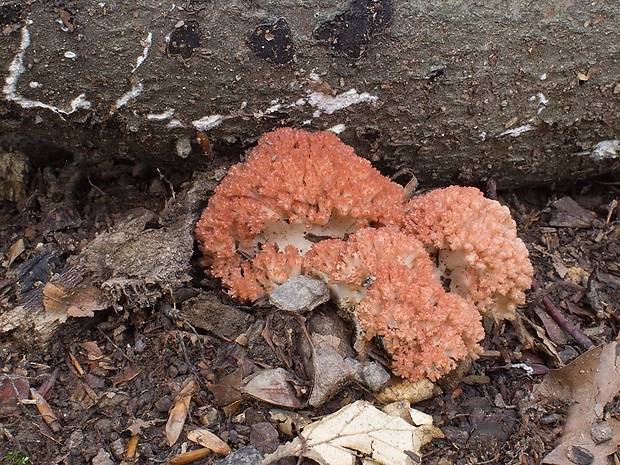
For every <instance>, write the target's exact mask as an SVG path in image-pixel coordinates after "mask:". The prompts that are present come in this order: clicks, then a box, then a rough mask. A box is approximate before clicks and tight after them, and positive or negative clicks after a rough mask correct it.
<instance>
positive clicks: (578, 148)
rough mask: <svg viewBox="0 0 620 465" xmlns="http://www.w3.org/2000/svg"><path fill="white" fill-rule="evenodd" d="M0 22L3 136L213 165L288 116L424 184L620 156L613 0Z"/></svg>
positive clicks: (382, 2)
mask: <svg viewBox="0 0 620 465" xmlns="http://www.w3.org/2000/svg"><path fill="white" fill-rule="evenodd" d="M0 23H1V24H2V27H3V32H4V35H2V36H1V37H0V44H1V45H0V66H2V69H3V70H4V71H3V73H4V78H5V79H4V86H3V94H2V101H1V103H0V114H1V115H2V118H1V120H0V131H1V138H0V145H2V146H3V148H5V149H6V148H13V146H19V147H15V148H20V149H22V150H25V149H24V145H27V144H24V137H28V138H34V139H45V140H50V141H52V142H53V143H55V144H57V145H59V146H62V147H67V148H70V149H72V150H76V149H77V150H79V151H82V152H84V153H86V154H88V153H89V152H90V151H91V150H99V151H101V152H103V153H104V154H105V155H106V156H110V157H121V158H125V159H127V158H128V159H132V160H136V161H141V162H147V163H149V164H152V165H156V166H161V167H164V168H165V167H176V166H182V165H185V166H191V167H193V168H201V167H202V168H206V167H208V166H209V163H210V162H211V160H210V157H209V152H210V150H209V147H208V145H209V144H212V145H213V147H214V149H215V150H214V153H215V154H216V156H217V155H221V154H225V153H227V151H229V150H232V151H236V152H237V153H239V152H240V151H241V150H243V149H244V148H246V147H247V146H248V145H249V144H251V143H252V142H253V141H255V140H256V138H257V137H258V136H260V134H262V133H263V132H265V131H268V130H270V129H273V128H275V127H277V126H282V125H290V126H298V127H305V128H308V129H311V130H320V129H328V128H333V129H334V130H335V131H337V132H340V135H341V137H342V138H343V140H344V141H345V142H347V143H349V144H351V145H353V146H354V147H355V148H356V149H357V152H358V154H360V155H362V156H365V157H368V158H370V159H371V160H373V161H374V162H375V164H376V165H377V166H379V167H380V168H382V169H384V170H386V172H394V171H397V170H400V169H403V168H406V169H411V170H413V171H414V172H415V173H416V176H417V177H418V179H419V180H420V181H421V182H423V183H430V184H443V183H449V182H459V183H474V182H481V181H484V180H485V179H488V178H494V179H496V180H497V181H498V182H499V183H500V185H501V186H502V187H514V186H518V185H524V184H531V183H545V182H556V181H567V180H574V179H576V178H578V177H585V176H590V175H595V174H600V173H605V172H609V171H610V170H613V169H617V168H618V166H619V165H620V143H619V142H618V140H617V139H619V138H620V135H619V132H620V131H619V126H620V123H619V122H620V82H619V81H618V76H619V71H620V64H619V63H618V57H619V56H620V55H619V51H620V48H619V47H620V46H619V42H618V37H620V22H618V21H617V2H616V0H599V1H597V2H579V1H576V0H539V1H536V2H532V1H529V0H513V1H511V2H503V1H497V0H494V1H488V0H487V1H477V0H469V1H459V0H447V1H446V0H409V1H405V0H377V1H372V0H350V1H342V0H318V1H316V2H306V1H299V0H284V1H278V2H275V1H274V2H252V1H249V0H227V1H219V0H187V2H186V3H182V4H177V3H173V2H168V3H162V2H155V1H152V0H138V1H128V0H101V1H99V2H98V3H95V2H82V1H76V0H72V1H67V2H62V3H61V2H56V3H53V4H52V3H50V2H29V1H26V0H17V1H9V2H7V1H6V0H5V1H4V2H3V3H2V4H1V5H0ZM198 133H200V134H198ZM197 135H198V136H199V137H201V138H202V139H201V140H200V139H197V138H196V137H197ZM16 138H17V139H19V142H15V139H16ZM207 139H208V141H209V143H207V142H206V140H207ZM199 142H202V143H199ZM26 151H27V150H26Z"/></svg>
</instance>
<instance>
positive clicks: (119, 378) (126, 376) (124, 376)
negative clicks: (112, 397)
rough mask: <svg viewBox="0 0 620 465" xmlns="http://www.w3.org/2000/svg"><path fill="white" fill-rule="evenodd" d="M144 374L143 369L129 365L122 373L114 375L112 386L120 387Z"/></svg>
mask: <svg viewBox="0 0 620 465" xmlns="http://www.w3.org/2000/svg"><path fill="white" fill-rule="evenodd" d="M140 373H142V369H141V368H140V367H139V366H137V365H133V364H132V365H129V366H127V368H125V370H124V371H123V372H122V373H119V374H117V375H114V377H113V378H112V385H113V386H118V385H119V384H123V383H126V382H127V381H131V380H132V379H134V378H135V377H136V376H138V375H139V374H140Z"/></svg>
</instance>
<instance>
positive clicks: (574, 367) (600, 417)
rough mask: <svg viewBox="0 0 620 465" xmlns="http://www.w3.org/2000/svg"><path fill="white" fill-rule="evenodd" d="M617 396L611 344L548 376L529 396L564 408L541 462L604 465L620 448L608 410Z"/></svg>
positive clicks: (617, 361) (618, 351) (616, 355)
mask: <svg viewBox="0 0 620 465" xmlns="http://www.w3.org/2000/svg"><path fill="white" fill-rule="evenodd" d="M619 394H620V344H619V343H618V342H617V341H614V342H611V343H609V344H603V345H600V346H598V347H596V348H594V349H591V350H589V351H588V352H586V353H584V354H583V355H581V356H580V357H578V358H577V359H575V360H573V361H572V362H571V363H570V364H568V365H567V366H565V367H563V368H560V369H559V370H554V371H551V372H549V373H548V374H547V375H546V376H545V378H544V380H543V381H542V383H540V384H539V385H538V386H537V387H536V389H535V390H534V395H535V396H536V398H537V399H539V401H540V402H543V403H544V402H553V401H559V402H567V403H569V406H568V408H567V413H566V420H565V422H564V430H563V432H562V436H561V438H560V440H559V444H558V446H557V447H556V448H555V449H553V451H552V452H551V453H549V454H548V455H547V456H546V457H545V459H544V460H543V461H542V463H544V464H550V465H571V464H574V463H578V464H583V465H587V464H589V463H600V464H603V463H607V460H608V458H609V457H610V456H611V455H612V454H614V453H615V452H616V448H617V446H618V444H620V418H618V416H619V412H617V411H615V412H614V411H613V410H612V411H610V410H609V408H608V406H609V405H610V404H611V403H612V401H613V400H614V398H616V397H617V396H618V395H619ZM575 460H577V462H576V461H575ZM584 461H585V462H584Z"/></svg>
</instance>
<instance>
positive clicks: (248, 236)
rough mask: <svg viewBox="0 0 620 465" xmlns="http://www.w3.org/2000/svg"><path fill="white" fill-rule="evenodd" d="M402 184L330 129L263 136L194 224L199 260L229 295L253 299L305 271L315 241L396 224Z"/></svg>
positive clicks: (288, 129)
mask: <svg viewBox="0 0 620 465" xmlns="http://www.w3.org/2000/svg"><path fill="white" fill-rule="evenodd" d="M402 199H403V189H402V187H401V186H400V185H398V184H396V183H393V182H391V181H390V180H389V179H387V178H385V177H384V176H382V175H381V174H380V173H379V172H378V171H377V170H375V169H374V168H373V167H372V166H371V165H370V162H368V160H365V159H363V158H360V157H358V156H357V155H355V153H354V152H353V149H352V148H351V147H349V146H347V145H345V144H343V143H342V142H341V141H340V140H339V139H338V137H337V136H336V135H335V134H333V133H331V132H315V133H310V132H307V131H303V130H298V129H292V128H282V129H278V130H275V131H273V132H271V133H268V134H265V135H264V136H263V137H261V139H260V140H259V141H258V145H257V146H256V147H255V148H254V149H252V150H251V151H250V153H249V154H248V157H247V160H246V162H245V163H240V164H237V165H235V166H233V167H232V168H230V170H229V172H228V175H227V176H226V178H225V179H224V180H223V181H222V183H221V184H220V185H219V186H218V187H217V189H216V191H215V193H214V195H213V196H212V197H211V199H210V201H209V205H208V207H207V209H206V210H205V211H204V212H203V214H202V217H201V218H200V221H199V222H198V224H197V226H196V238H197V240H198V242H199V246H200V250H201V251H202V253H203V254H204V259H203V264H205V265H208V266H209V267H210V269H211V273H212V275H213V276H216V277H220V278H222V282H223V284H224V286H225V287H227V288H228V289H229V290H230V293H231V295H232V296H234V297H237V298H239V299H241V300H250V301H253V300H256V299H258V298H260V297H263V296H266V295H268V294H269V292H270V291H271V290H272V289H273V288H274V287H275V286H276V285H278V284H281V283H282V282H284V281H285V280H286V279H287V278H288V277H290V276H297V275H299V274H301V273H303V255H304V254H305V252H306V251H307V250H308V249H309V248H310V247H311V246H312V244H313V239H316V238H323V237H344V236H345V235H346V234H349V233H352V232H354V231H356V230H357V229H359V228H360V227H364V226H367V225H369V224H372V225H388V224H394V223H395V222H396V219H397V218H398V217H399V215H400V209H401V208H402Z"/></svg>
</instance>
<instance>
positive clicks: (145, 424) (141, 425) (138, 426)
mask: <svg viewBox="0 0 620 465" xmlns="http://www.w3.org/2000/svg"><path fill="white" fill-rule="evenodd" d="M155 422H156V421H155V420H149V421H145V420H142V419H141V418H136V419H135V420H134V421H133V423H132V424H131V425H129V426H128V427H127V431H129V432H130V433H131V435H132V436H137V435H140V434H141V433H142V430H143V429H147V428H150V427H151V426H153V425H154V424H155Z"/></svg>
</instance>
